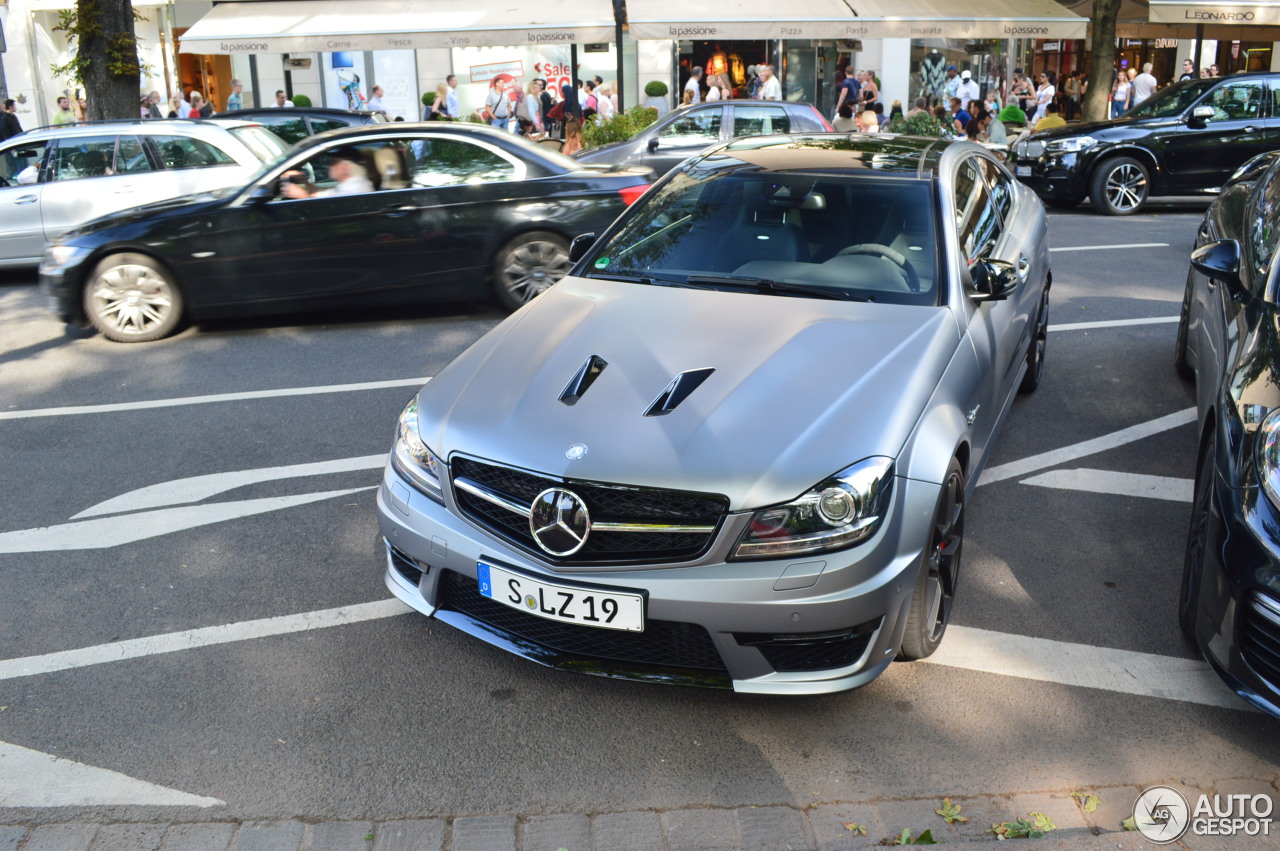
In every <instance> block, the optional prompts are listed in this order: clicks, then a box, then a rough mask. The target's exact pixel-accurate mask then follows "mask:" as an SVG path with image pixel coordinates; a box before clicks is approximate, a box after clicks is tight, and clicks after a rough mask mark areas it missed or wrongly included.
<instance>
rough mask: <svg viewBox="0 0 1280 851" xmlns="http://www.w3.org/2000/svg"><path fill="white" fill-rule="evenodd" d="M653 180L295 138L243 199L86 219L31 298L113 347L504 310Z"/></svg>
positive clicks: (403, 127) (569, 165) (466, 139)
mask: <svg viewBox="0 0 1280 851" xmlns="http://www.w3.org/2000/svg"><path fill="white" fill-rule="evenodd" d="M648 185H649V172H648V171H647V170H640V169H633V170H618V169H614V170H609V169H607V168H606V167H604V166H590V165H585V164H582V163H578V162H576V161H574V160H572V159H569V158H568V157H564V156H561V155H559V154H557V153H555V152H553V151H549V150H547V149H545V148H540V147H538V146H535V145H532V144H530V143H528V142H526V141H524V140H523V139H521V138H519V137H516V136H513V135H511V134H510V133H503V132H501V131H498V130H494V129H492V128H489V127H484V126H479V125H463V124H444V123H440V122H434V123H431V124H405V123H400V122H397V123H393V124H382V125H370V126H365V127H353V128H350V129H344V130H333V131H330V132H327V133H322V134H320V135H317V136H313V137H311V138H309V139H305V140H303V141H302V142H300V143H299V144H298V145H296V146H294V148H292V149H291V150H290V151H289V152H288V153H287V154H285V155H284V156H283V157H282V158H281V159H279V160H277V161H275V162H273V163H271V164H268V165H266V166H264V167H263V168H262V170H261V171H259V172H258V174H257V175H255V176H254V177H252V178H251V179H250V180H249V181H248V182H247V183H246V184H244V185H243V186H239V187H235V188H231V189H228V190H224V191H221V192H217V193H213V194H208V195H201V196H193V197H187V198H180V199H176V200H173V201H169V202H165V203H162V204H153V205H150V206H146V207H139V208H136V209H134V210H131V211H128V212H126V213H123V214H117V215H115V216H112V217H107V218H102V219H97V220H95V221H93V222H90V223H88V224H86V225H84V226H82V227H80V228H78V229H76V230H74V231H71V232H70V233H67V234H64V235H63V236H62V237H60V238H58V239H56V240H54V241H53V242H52V243H51V244H50V245H49V247H48V248H47V249H46V251H45V254H44V258H43V260H42V262H41V264H40V282H41V286H42V288H43V289H44V291H45V293H46V294H48V295H49V296H51V297H52V299H53V300H54V303H55V304H56V308H55V309H56V311H57V312H58V314H60V315H61V317H62V318H63V319H64V321H67V322H71V323H76V324H86V323H87V324H91V325H93V327H95V328H97V329H98V330H99V331H100V332H101V333H102V334H103V335H104V336H105V337H107V338H109V339H111V340H116V341H119V342H143V341H149V340H157V339H160V338H161V337H165V336H167V335H169V334H171V333H172V332H173V331H174V330H175V329H176V328H177V327H178V326H179V325H180V324H181V323H182V322H183V321H187V320H201V319H210V318H217V317H226V316H238V315H250V314H281V313H299V312H304V311H305V312H310V311H319V310H328V309H333V308H339V307H342V308H348V307H373V306H385V305H397V304H417V303H424V302H436V301H448V300H461V299H473V298H480V297H484V296H485V295H486V294H491V295H492V296H493V297H495V298H496V299H497V300H498V301H499V302H500V303H501V304H502V305H503V306H505V307H507V308H508V309H515V308H517V307H519V306H520V305H522V304H523V303H525V302H526V301H528V300H529V299H531V298H533V297H534V296H536V295H538V294H540V293H541V292H543V291H544V290H546V289H547V288H548V287H550V286H551V285H552V284H553V283H555V282H556V281H557V280H559V279H560V278H561V277H563V276H564V275H565V274H566V273H567V272H568V271H569V267H570V262H569V243H570V241H571V240H572V239H573V238H574V237H575V236H578V235H579V234H583V233H591V232H594V233H599V232H602V231H603V230H604V229H605V228H606V227H607V226H608V225H609V223H610V222H612V221H613V219H614V218H616V217H617V216H618V214H619V213H621V212H622V210H623V209H625V208H626V206H627V205H628V204H630V203H631V202H632V201H634V200H635V199H636V198H638V197H639V196H640V195H641V194H642V193H643V192H644V191H645V189H647V188H648Z"/></svg>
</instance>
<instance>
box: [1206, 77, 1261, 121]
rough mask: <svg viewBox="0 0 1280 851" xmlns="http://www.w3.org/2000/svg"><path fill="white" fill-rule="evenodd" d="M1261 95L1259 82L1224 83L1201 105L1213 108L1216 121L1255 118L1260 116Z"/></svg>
mask: <svg viewBox="0 0 1280 851" xmlns="http://www.w3.org/2000/svg"><path fill="white" fill-rule="evenodd" d="M1262 94H1263V89H1262V81H1261V80H1241V81H1240V82H1238V83H1224V84H1222V85H1221V86H1218V88H1216V89H1214V90H1213V92H1212V93H1211V94H1210V95H1209V97H1208V98H1207V99H1206V100H1205V101H1204V104H1203V105H1205V106H1211V107H1213V117H1214V120H1216V121H1230V120H1232V119H1247V118H1257V117H1259V116H1260V115H1262Z"/></svg>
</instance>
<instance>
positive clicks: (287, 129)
mask: <svg viewBox="0 0 1280 851" xmlns="http://www.w3.org/2000/svg"><path fill="white" fill-rule="evenodd" d="M218 117H219V118H239V119H241V120H243V121H256V122H258V123H259V124H261V125H262V126H263V127H265V128H267V129H268V130H270V131H271V132H272V133H275V134H276V135H277V136H279V137H280V138H281V139H283V140H284V143H285V144H286V145H292V144H293V143H294V142H300V141H302V140H303V139H305V138H307V137H308V136H314V135H316V134H317V133H323V132H324V131H326V130H340V129H342V128H343V127H360V126H362V125H365V124H384V123H386V121H387V116H385V115H383V114H382V113H381V112H370V111H369V110H359V109H330V108H328V107H323V106H293V107H288V106H286V107H271V106H264V107H257V108H254V109H233V110H231V111H230V112H219V113H218Z"/></svg>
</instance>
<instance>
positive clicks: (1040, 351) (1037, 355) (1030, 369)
mask: <svg viewBox="0 0 1280 851" xmlns="http://www.w3.org/2000/svg"><path fill="white" fill-rule="evenodd" d="M1048 345H1049V294H1048V293H1047V292H1046V293H1045V294H1044V295H1043V296H1042V297H1041V298H1040V313H1039V316H1038V317H1037V319H1036V327H1035V330H1034V331H1033V332H1032V334H1031V343H1030V344H1029V345H1028V347H1027V371H1026V373H1024V374H1023V376H1022V383H1021V384H1019V385H1018V392H1019V393H1024V394H1025V393H1034V392H1035V391H1036V388H1037V387H1039V386H1040V376H1041V374H1043V373H1044V354H1045V349H1047V348H1048Z"/></svg>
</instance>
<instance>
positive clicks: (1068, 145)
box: [1044, 136, 1098, 154]
mask: <svg viewBox="0 0 1280 851" xmlns="http://www.w3.org/2000/svg"><path fill="white" fill-rule="evenodd" d="M1096 144H1098V140H1097V139H1095V138H1093V137H1092V136H1075V137H1072V138H1070V139H1054V140H1053V141H1052V142H1046V143H1045V145H1044V149H1045V150H1046V151H1048V152H1049V153H1052V154H1072V153H1075V152H1077V151H1087V150H1089V149H1090V148H1092V147H1093V146H1094V145H1096Z"/></svg>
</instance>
